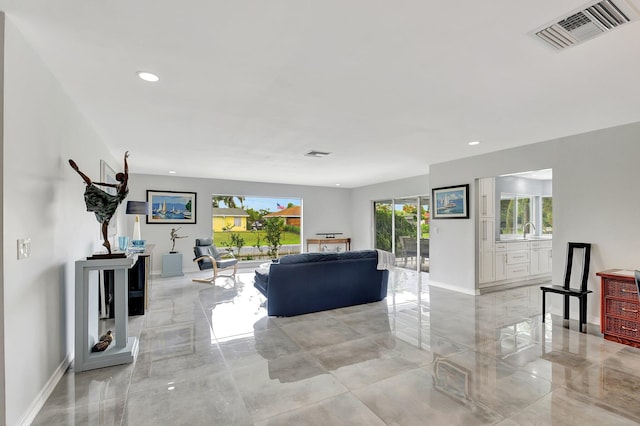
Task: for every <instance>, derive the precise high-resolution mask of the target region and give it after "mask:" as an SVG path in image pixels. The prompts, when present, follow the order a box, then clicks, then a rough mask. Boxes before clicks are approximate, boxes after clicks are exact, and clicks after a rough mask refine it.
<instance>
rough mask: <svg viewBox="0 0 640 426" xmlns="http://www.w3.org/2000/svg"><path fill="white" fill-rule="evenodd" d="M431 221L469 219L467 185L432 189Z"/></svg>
mask: <svg viewBox="0 0 640 426" xmlns="http://www.w3.org/2000/svg"><path fill="white" fill-rule="evenodd" d="M431 192H432V195H431V200H433V209H432V210H431V218H432V219H469V185H468V184H466V185H456V186H446V187H442V188H433V190H432V191H431Z"/></svg>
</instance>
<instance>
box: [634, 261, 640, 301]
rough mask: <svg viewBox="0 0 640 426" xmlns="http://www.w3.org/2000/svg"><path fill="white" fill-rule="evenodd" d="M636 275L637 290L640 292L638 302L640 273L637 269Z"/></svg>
mask: <svg viewBox="0 0 640 426" xmlns="http://www.w3.org/2000/svg"><path fill="white" fill-rule="evenodd" d="M634 275H635V278H636V290H638V300H639V301H640V271H638V270H637V269H636V270H635V271H634Z"/></svg>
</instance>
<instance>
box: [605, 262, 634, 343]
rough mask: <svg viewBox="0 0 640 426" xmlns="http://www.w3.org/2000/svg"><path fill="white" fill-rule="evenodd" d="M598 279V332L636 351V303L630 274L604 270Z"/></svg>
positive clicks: (629, 272) (627, 271) (620, 270)
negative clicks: (632, 347)
mask: <svg viewBox="0 0 640 426" xmlns="http://www.w3.org/2000/svg"><path fill="white" fill-rule="evenodd" d="M596 275H597V276H599V277H600V286H601V288H600V295H601V296H600V329H601V331H602V334H604V338H605V339H607V340H611V341H614V342H618V343H622V344H625V345H629V346H634V347H636V348H640V302H639V300H638V289H637V288H636V282H635V278H634V274H633V271H632V270H625V269H608V270H606V271H602V272H598V273H596Z"/></svg>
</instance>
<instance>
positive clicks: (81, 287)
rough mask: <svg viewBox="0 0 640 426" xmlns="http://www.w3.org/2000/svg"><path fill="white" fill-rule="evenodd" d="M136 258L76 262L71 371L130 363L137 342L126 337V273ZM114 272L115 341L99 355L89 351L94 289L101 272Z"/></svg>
mask: <svg viewBox="0 0 640 426" xmlns="http://www.w3.org/2000/svg"><path fill="white" fill-rule="evenodd" d="M136 257H137V256H133V257H126V258H119V259H92V260H78V261H76V339H75V341H76V345H75V346H76V351H75V352H76V355H75V361H74V369H75V371H85V370H93V369H95V368H102V367H108V366H111V365H118V364H127V363H130V362H133V360H134V358H135V357H136V355H137V354H138V339H137V338H136V337H129V333H128V329H129V322H128V321H129V312H128V311H129V303H128V293H129V291H128V289H129V274H128V270H129V268H131V266H133V265H134V264H135V262H136V260H137V259H136ZM105 269H107V270H113V272H114V290H113V291H114V311H115V312H114V319H115V339H114V341H113V342H112V343H111V345H109V347H108V348H107V350H105V351H103V352H91V348H92V347H93V345H94V344H95V343H96V342H97V341H98V338H99V335H98V333H99V331H98V315H99V313H98V294H99V292H98V286H99V278H98V277H99V275H100V271H102V270H105Z"/></svg>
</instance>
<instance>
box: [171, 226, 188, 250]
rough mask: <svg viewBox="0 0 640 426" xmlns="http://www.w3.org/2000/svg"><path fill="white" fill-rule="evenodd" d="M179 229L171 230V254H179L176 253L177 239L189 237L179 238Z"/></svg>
mask: <svg viewBox="0 0 640 426" xmlns="http://www.w3.org/2000/svg"><path fill="white" fill-rule="evenodd" d="M179 229H180V228H177V229H176V228H171V238H170V240H171V251H169V253H177V252H176V251H175V248H176V239H178V238H187V237H188V235H183V236H181V237H179V236H178V230H179Z"/></svg>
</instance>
